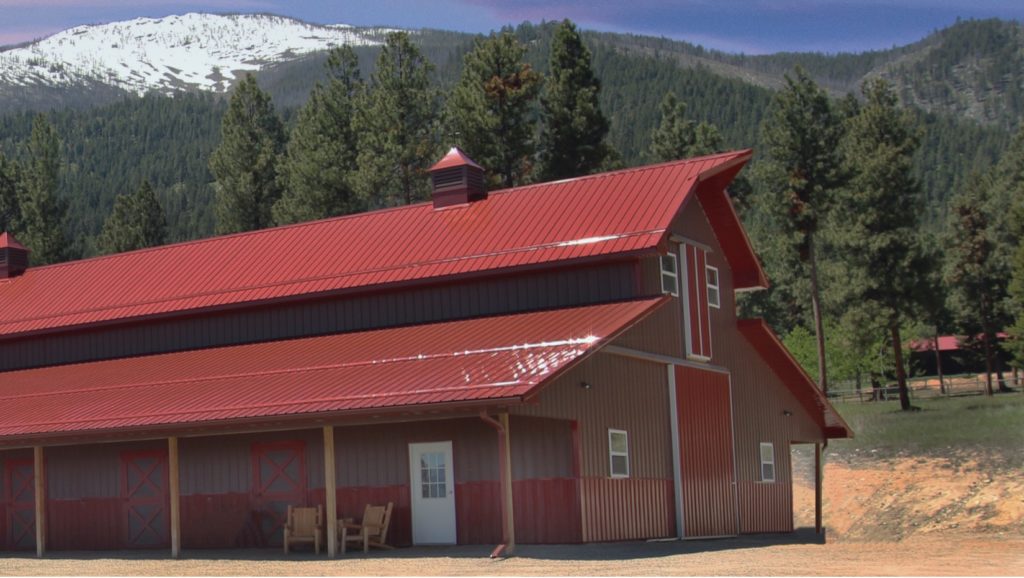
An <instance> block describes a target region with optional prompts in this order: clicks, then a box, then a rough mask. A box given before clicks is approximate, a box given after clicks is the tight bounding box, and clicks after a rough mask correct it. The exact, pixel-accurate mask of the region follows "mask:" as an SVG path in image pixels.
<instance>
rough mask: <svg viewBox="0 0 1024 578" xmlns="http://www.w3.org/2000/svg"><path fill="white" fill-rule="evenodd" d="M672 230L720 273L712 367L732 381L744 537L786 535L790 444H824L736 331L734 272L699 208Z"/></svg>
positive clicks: (789, 507) (789, 519) (691, 208)
mask: <svg viewBox="0 0 1024 578" xmlns="http://www.w3.org/2000/svg"><path fill="white" fill-rule="evenodd" d="M671 230H672V232H674V233H677V234H679V235H682V236H685V237H687V238H690V239H693V240H696V241H699V242H701V243H704V244H706V245H708V246H709V247H711V249H712V250H711V251H710V252H709V253H708V254H707V264H709V265H711V266H713V267H717V268H718V275H719V287H720V288H721V289H720V293H721V303H722V306H721V308H720V309H711V314H710V322H711V326H710V327H711V337H712V340H713V345H714V346H713V348H712V358H711V363H713V364H715V365H719V366H724V367H728V368H729V370H730V373H731V378H732V400H733V417H734V420H735V452H736V454H735V455H736V475H737V491H738V497H739V506H740V516H739V517H740V532H761V531H786V530H787V529H791V528H792V526H793V510H792V498H791V488H792V478H791V475H790V455H789V446H790V443H791V442H813V441H819V440H821V439H822V432H821V431H820V430H819V429H818V427H817V426H816V425H815V423H814V421H813V419H812V418H811V417H810V416H809V415H807V414H806V413H805V412H804V411H802V406H801V404H800V402H799V401H797V400H796V399H795V398H794V397H793V395H792V394H791V393H790V392H789V390H788V389H787V388H786V387H785V385H783V384H782V383H781V382H780V381H779V379H778V378H777V377H776V375H775V373H774V372H772V370H771V369H770V368H769V367H768V366H767V364H765V363H764V362H763V361H762V360H761V358H760V356H759V355H758V353H757V352H756V351H755V350H754V348H753V347H752V346H751V345H750V343H749V342H748V341H747V340H746V338H744V337H743V336H742V335H741V334H740V333H739V331H738V330H737V329H736V321H737V317H736V300H735V293H734V292H733V287H734V283H733V272H732V269H731V268H730V267H729V263H728V262H727V261H726V260H725V256H724V253H723V251H722V248H721V245H720V243H719V242H718V239H717V237H716V236H715V233H714V231H713V230H712V229H711V226H710V224H709V223H708V221H707V219H706V217H705V215H704V213H703V211H702V210H701V207H700V204H699V203H690V205H689V206H688V207H687V208H686V209H685V210H684V211H683V214H682V216H681V217H680V218H679V219H677V220H676V222H675V223H674V224H673V225H672V229H671ZM649 282H650V281H649ZM783 411H790V412H792V414H793V415H792V416H785V415H783ZM761 442H772V443H773V444H774V446H775V450H776V451H775V454H776V481H775V482H774V483H770V484H764V483H761V482H760V481H759V480H760V456H759V453H758V451H759V449H758V448H759V444H760V443H761Z"/></svg>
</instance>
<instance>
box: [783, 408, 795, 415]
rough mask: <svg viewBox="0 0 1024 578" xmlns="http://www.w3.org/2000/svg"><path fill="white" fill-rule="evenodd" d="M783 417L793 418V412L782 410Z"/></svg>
mask: <svg viewBox="0 0 1024 578" xmlns="http://www.w3.org/2000/svg"><path fill="white" fill-rule="evenodd" d="M782 415H784V416H786V417H793V412H791V411H789V410H788V409H784V410H782Z"/></svg>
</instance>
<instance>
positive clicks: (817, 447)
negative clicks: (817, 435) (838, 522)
mask: <svg viewBox="0 0 1024 578" xmlns="http://www.w3.org/2000/svg"><path fill="white" fill-rule="evenodd" d="M821 473H822V472H821V444H814V531H815V532H816V533H818V534H820V533H821V493H822V491H821V490H822V479H821V478H822V475H821Z"/></svg>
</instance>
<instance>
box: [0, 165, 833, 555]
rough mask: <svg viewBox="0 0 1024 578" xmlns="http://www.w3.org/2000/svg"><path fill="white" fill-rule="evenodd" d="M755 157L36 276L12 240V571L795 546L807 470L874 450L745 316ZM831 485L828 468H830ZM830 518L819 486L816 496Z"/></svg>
mask: <svg viewBox="0 0 1024 578" xmlns="http://www.w3.org/2000/svg"><path fill="white" fill-rule="evenodd" d="M750 154H751V153H750V151H739V152H730V153H724V154H719V155H713V156H707V157H701V158H695V159H689V160H681V161H677V162H669V163H663V164H657V165H651V166H644V167H640V168H634V169H627V170H621V171H615V172H609V173H603V174H598V175H593V176H587V177H581V178H576V179H569V180H564V181H558V182H553V183H543V184H535V185H529V186H523V187H518V188H513V189H508V190H503V191H494V192H488V191H486V190H485V187H484V184H483V183H484V179H483V169H482V168H481V167H479V166H478V165H477V164H476V163H474V162H473V161H472V160H470V159H469V158H467V157H466V156H465V155H464V154H463V153H462V152H461V151H459V150H458V149H453V150H452V151H451V152H450V153H449V154H448V155H447V156H446V157H444V158H443V159H442V160H441V161H440V162H438V163H437V164H436V165H435V166H434V167H433V168H432V169H431V175H430V178H431V182H432V186H433V198H432V200H431V201H428V202H425V203H420V204H415V205H410V206H405V207H398V208H390V209H384V210H378V211H374V212H370V213H365V214H359V215H352V216H346V217H340V218H334V219H327V220H322V221H316V222H311V223H305V224H299V225H293V226H286V227H278V228H273V229H267V230H262V231H257V232H250V233H243V234H236V235H228V236H222V237H216V238H211V239H205V240H200V241H193V242H187V243H181V244H176V245H170V246H165V247H159V248H153V249H147V250H141V251H134V252H129V253H123V254H118V255H112V256H105V257H98V258H92V259H86V260H81V261H76V262H70V263H64V264H59V265H50V266H40V267H33V266H31V263H30V259H29V257H30V248H25V247H23V246H22V245H21V244H19V243H18V242H17V240H16V239H14V237H13V236H11V235H9V234H4V235H3V236H0V403H2V405H3V407H4V410H3V412H2V413H0V472H2V475H0V521H2V522H0V547H3V548H4V549H7V550H26V551H35V552H36V553H38V554H40V555H41V554H42V553H43V552H45V551H49V550H57V551H59V550H91V549H126V548H149V549H164V548H166V549H169V550H170V552H171V553H172V554H173V555H174V556H177V555H179V552H180V551H181V550H182V549H198V548H234V547H271V546H276V545H279V544H280V543H281V539H282V536H281V534H282V523H283V520H284V512H285V509H286V508H287V506H288V505H320V504H322V505H324V506H325V512H326V517H327V518H328V522H327V524H326V528H327V533H328V534H329V537H328V542H329V544H330V546H331V547H330V550H329V551H330V554H331V555H334V544H333V536H334V534H335V532H336V530H335V525H334V523H333V520H335V519H338V518H341V517H349V516H353V517H358V516H359V515H360V514H361V512H362V510H363V507H364V506H365V505H366V504H368V503H374V504H383V503H386V502H393V503H394V504H395V510H394V516H393V518H392V524H391V531H390V535H389V541H390V542H391V543H392V544H394V545H399V546H401V545H410V544H495V545H497V549H496V551H497V552H505V553H508V552H510V551H511V550H512V548H513V547H514V545H515V544H516V543H581V542H602V541H616V540H637V539H651V538H704V537H719V536H734V535H738V534H744V533H758V532H788V531H792V530H793V498H792V474H791V465H790V448H791V446H792V445H793V444H813V445H814V446H815V447H816V448H817V449H818V453H817V455H818V457H819V458H820V448H821V446H822V444H824V443H827V440H828V439H830V438H842V437H848V436H850V435H851V431H850V429H849V427H848V426H847V425H846V424H845V423H844V422H843V420H842V418H841V417H840V416H839V415H838V414H837V413H836V412H835V411H834V410H833V408H832V407H831V406H830V405H829V403H828V401H827V400H826V399H825V397H824V396H823V395H822V394H821V393H820V391H819V390H818V389H817V388H816V387H815V385H814V383H813V382H812V381H811V380H810V379H809V378H808V376H807V375H806V373H804V372H803V371H802V370H801V369H800V367H799V365H798V364H797V363H796V362H795V361H794V360H793V358H792V357H791V356H790V355H789V354H788V353H787V352H786V350H785V349H784V348H783V347H782V345H781V343H780V342H779V340H778V339H777V338H776V336H775V335H774V334H773V333H772V331H771V329H770V328H769V327H768V326H767V325H766V324H765V323H764V322H763V321H761V320H757V319H738V318H737V314H736V304H735V297H736V294H737V293H738V292H741V291H752V290H757V289H760V288H764V287H766V286H767V283H768V281H767V279H766V278H765V275H764V272H763V271H762V269H761V266H760V264H759V262H758V260H757V257H756V256H755V253H754V251H753V249H752V247H751V245H750V242H749V240H748V238H747V236H746V234H745V233H744V231H743V228H742V226H741V224H740V221H739V219H738V218H737V216H736V213H735V212H734V210H733V207H732V204H731V202H730V200H729V197H728V195H727V193H726V190H725V189H726V187H727V185H728V184H729V183H730V182H731V181H732V179H733V178H734V177H735V175H736V174H737V173H738V172H739V171H740V170H741V168H742V167H743V166H744V164H745V163H746V162H747V161H748V160H749V158H750ZM818 479H819V482H820V467H819V468H818ZM819 514H820V483H819Z"/></svg>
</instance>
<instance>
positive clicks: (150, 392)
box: [0, 297, 667, 445]
mask: <svg viewBox="0 0 1024 578" xmlns="http://www.w3.org/2000/svg"><path fill="white" fill-rule="evenodd" d="M666 300H667V298H665V297H660V298H654V299H643V300H637V301H630V302H622V303H613V304H604V305H593V306H586V307H575V308H569V309H559V310H553V311H545V312H535V313H522V314H517V315H504V316H498V317H487V318H479V319H472V320H465V321H451V322H445V323H434V324H428V325H417V326H412V327H400V328H392V329H381V330H376V331H364V332H358V333H347V334H339V335H330V336H325V337H312V338H303V339H294V340H286V341H274V342H269V343H258V344H251V345H241V346H233V347H222V348H212V349H205V350H195V351H186V352H181V353H169V354H163V355H151V356H145V357H135V358H128V359H119V360H112V361H99V362H93V363H84V364H76V365H66V366H58V367H48V368H41V369H29V370H24V371H14V372H9V373H5V374H4V375H3V390H2V393H0V405H2V406H3V408H4V411H3V412H2V413H0V445H4V444H6V445H14V444H16V443H24V440H25V439H28V438H32V437H35V438H41V437H43V436H49V437H51V438H52V437H58V436H59V435H61V434H63V435H81V434H84V433H89V432H92V433H96V432H106V431H111V430H120V429H125V428H153V427H157V426H175V425H178V426H186V425H195V424H199V423H202V424H208V423H211V422H212V423H217V422H221V423H223V422H225V421H230V420H243V419H254V418H268V419H269V418H272V417H278V416H289V415H296V414H327V415H333V414H336V413H339V412H349V411H356V410H368V409H381V410H382V411H386V410H388V409H389V408H390V409H391V410H393V411H395V410H396V408H402V409H403V411H408V410H409V408H410V406H423V405H427V404H439V403H452V402H479V403H481V404H487V403H488V402H490V403H494V402H495V401H497V400H501V402H502V403H513V402H516V401H519V400H521V399H522V398H523V397H524V396H528V395H530V394H531V393H532V392H534V391H535V389H536V388H538V387H539V386H540V385H541V384H542V383H544V382H546V381H549V380H550V379H552V378H553V377H554V376H555V375H557V374H558V373H559V372H560V371H561V370H564V369H566V368H568V367H569V366H570V365H571V364H572V363H573V362H575V361H578V360H580V359H582V357H583V356H584V355H586V354H587V353H589V352H592V351H594V350H595V349H596V348H598V347H600V346H601V345H603V344H604V343H606V342H607V340H609V339H611V338H613V337H615V336H617V335H618V334H620V333H621V332H622V331H625V330H626V329H628V328H629V327H631V326H632V325H633V324H635V323H636V322H638V321H640V320H641V319H642V318H643V317H645V316H646V315H647V314H648V313H650V312H651V311H653V310H654V309H655V308H657V307H658V306H660V305H661V304H663V303H665V302H666Z"/></svg>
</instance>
